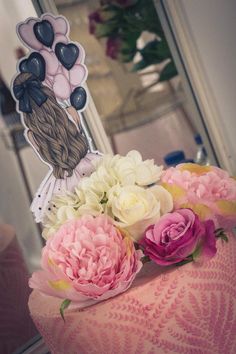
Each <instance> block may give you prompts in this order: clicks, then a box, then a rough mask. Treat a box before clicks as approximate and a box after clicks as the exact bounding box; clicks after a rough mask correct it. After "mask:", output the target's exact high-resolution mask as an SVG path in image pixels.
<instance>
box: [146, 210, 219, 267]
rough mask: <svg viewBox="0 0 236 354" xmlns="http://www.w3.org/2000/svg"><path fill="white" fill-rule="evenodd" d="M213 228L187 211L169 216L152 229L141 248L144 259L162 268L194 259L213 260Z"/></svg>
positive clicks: (148, 231) (214, 247) (207, 222)
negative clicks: (148, 258)
mask: <svg viewBox="0 0 236 354" xmlns="http://www.w3.org/2000/svg"><path fill="white" fill-rule="evenodd" d="M214 231H215V227H214V223H213V221H211V220H208V221H205V222H201V221H200V220H199V218H198V216H197V215H196V214H195V213H194V212H193V211H192V210H190V209H179V210H177V211H175V212H173V213H168V214H166V215H164V216H162V217H161V218H160V220H158V221H157V222H156V223H155V224H154V225H151V226H150V227H149V228H148V229H147V230H146V232H145V236H144V238H143V239H142V240H141V241H140V244H141V245H142V246H143V247H144V253H145V255H147V256H149V257H150V259H152V260H153V261H154V262H155V263H157V264H159V265H161V266H165V265H171V264H175V263H179V262H182V261H185V260H187V259H188V257H189V256H190V255H193V259H194V258H195V257H197V256H198V257H200V256H201V258H206V259H210V258H212V257H213V256H214V255H215V253H216V237H215V233H214Z"/></svg>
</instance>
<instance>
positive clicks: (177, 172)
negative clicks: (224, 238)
mask: <svg viewBox="0 0 236 354" xmlns="http://www.w3.org/2000/svg"><path fill="white" fill-rule="evenodd" d="M162 183H163V186H164V187H165V188H166V189H167V190H168V191H169V192H170V193H171V194H172V197H173V200H174V208H175V209H179V208H191V209H193V210H194V211H195V212H196V213H197V214H198V215H199V216H200V219H201V220H206V219H209V218H210V219H214V221H215V225H216V227H226V228H231V227H233V226H235V225H236V181H235V179H233V178H231V177H230V176H229V174H228V173H227V172H226V171H224V170H222V169H220V168H218V167H215V166H200V165H197V164H191V163H189V164H180V165H178V166H176V167H171V168H169V169H168V170H167V171H165V172H164V174H163V176H162Z"/></svg>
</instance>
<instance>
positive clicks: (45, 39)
mask: <svg viewBox="0 0 236 354" xmlns="http://www.w3.org/2000/svg"><path fill="white" fill-rule="evenodd" d="M33 29H34V34H35V37H36V38H37V40H38V41H39V42H40V43H42V44H43V45H45V46H46V47H51V46H52V44H53V41H54V31H53V27H52V25H51V23H50V22H49V21H47V20H42V21H40V22H36V23H35V24H34V27H33Z"/></svg>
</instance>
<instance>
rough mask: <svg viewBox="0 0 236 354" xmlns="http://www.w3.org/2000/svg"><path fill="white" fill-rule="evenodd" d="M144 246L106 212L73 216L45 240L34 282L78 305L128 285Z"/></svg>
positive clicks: (43, 290)
mask: <svg viewBox="0 0 236 354" xmlns="http://www.w3.org/2000/svg"><path fill="white" fill-rule="evenodd" d="M141 257H142V252H141V251H140V250H139V251H136V250H135V248H134V245H133V242H132V241H131V239H130V238H129V236H128V235H127V233H124V232H123V231H122V230H119V229H117V228H116V227H115V226H114V225H113V223H112V220H111V219H110V218H108V217H106V216H105V215H101V216H98V217H92V216H89V215H86V216H83V217H81V218H79V219H77V220H73V221H69V222H68V223H66V224H65V225H63V226H62V227H61V228H60V229H59V230H58V232H57V233H56V234H55V235H53V236H52V237H51V238H50V239H49V240H48V241H47V243H46V246H45V247H44V249H43V253H42V262H41V266H42V269H43V270H41V271H38V272H35V273H34V274H33V275H32V278H31V279H30V282H29V285H30V287H31V288H35V289H38V290H40V291H41V292H43V293H45V294H47V295H51V296H56V297H59V298H62V299H68V300H71V301H73V302H75V303H77V305H78V306H79V307H84V306H87V305H88V304H91V303H93V302H94V301H101V300H105V299H108V298H110V297H112V296H115V295H117V294H119V293H121V292H123V291H125V290H127V289H128V288H129V286H130V285H131V283H132V281H133V280H134V277H135V275H136V274H137V273H138V272H139V270H140V269H141V267H142V263H141V261H140V258H141Z"/></svg>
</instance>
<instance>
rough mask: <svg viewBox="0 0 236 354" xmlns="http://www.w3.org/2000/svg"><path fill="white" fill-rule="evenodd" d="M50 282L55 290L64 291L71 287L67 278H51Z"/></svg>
mask: <svg viewBox="0 0 236 354" xmlns="http://www.w3.org/2000/svg"><path fill="white" fill-rule="evenodd" d="M48 283H49V285H50V286H51V287H52V288H53V289H54V290H61V291H63V290H67V289H68V288H70V287H71V285H70V284H69V283H68V282H66V281H65V280H54V281H53V280H49V281H48Z"/></svg>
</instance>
